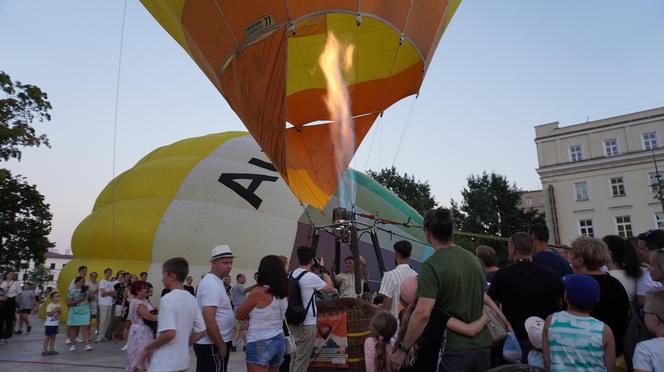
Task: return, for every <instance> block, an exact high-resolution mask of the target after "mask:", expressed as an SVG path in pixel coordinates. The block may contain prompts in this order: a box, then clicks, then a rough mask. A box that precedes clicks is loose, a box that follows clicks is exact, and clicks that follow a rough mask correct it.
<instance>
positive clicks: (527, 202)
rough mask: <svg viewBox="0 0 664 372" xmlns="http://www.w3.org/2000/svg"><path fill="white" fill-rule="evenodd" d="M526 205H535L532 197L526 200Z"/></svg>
mask: <svg viewBox="0 0 664 372" xmlns="http://www.w3.org/2000/svg"><path fill="white" fill-rule="evenodd" d="M526 204H528V205H533V198H531V197H528V198H526Z"/></svg>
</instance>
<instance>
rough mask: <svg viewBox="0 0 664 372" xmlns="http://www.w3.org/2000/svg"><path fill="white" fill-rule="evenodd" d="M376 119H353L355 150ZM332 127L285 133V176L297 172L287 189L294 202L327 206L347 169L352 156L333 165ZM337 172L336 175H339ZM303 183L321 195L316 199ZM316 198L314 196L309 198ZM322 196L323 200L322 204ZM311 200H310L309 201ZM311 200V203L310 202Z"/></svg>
mask: <svg viewBox="0 0 664 372" xmlns="http://www.w3.org/2000/svg"><path fill="white" fill-rule="evenodd" d="M377 116H378V115H367V116H363V117H360V118H356V119H355V148H354V151H353V154H354V153H355V150H357V148H358V147H359V145H360V143H362V140H363V139H364V136H366V134H367V133H368V132H369V129H371V125H372V124H373V122H374V121H375V120H376V117H377ZM334 128H335V126H334V124H320V125H309V126H304V127H301V128H289V129H287V130H286V143H287V145H286V146H287V147H286V154H287V155H286V156H287V168H288V170H289V174H295V173H296V172H293V171H295V170H299V171H300V174H303V175H305V176H301V177H300V178H299V179H295V178H294V177H290V179H289V182H288V184H289V186H291V189H293V190H302V191H301V192H297V191H296V195H297V194H300V195H297V196H298V198H299V199H300V200H301V201H303V202H305V203H307V204H310V205H312V206H314V207H316V208H319V209H322V208H323V207H324V206H325V204H326V203H327V199H329V196H331V195H332V194H333V193H334V191H335V190H336V188H337V179H338V177H339V174H340V173H343V172H345V171H346V169H347V168H348V164H349V163H350V160H351V159H352V156H350V158H347V159H339V161H340V164H336V163H337V158H336V157H335V152H334V146H333V144H332V136H333V135H338V133H334V134H333V133H331V131H332V130H334ZM339 168H340V171H339ZM307 181H312V183H313V184H314V185H315V186H316V188H317V189H319V190H320V191H322V194H319V195H316V192H314V191H313V190H308V188H309V187H310V186H307V185H306V183H307ZM305 194H308V195H310V197H309V198H306V197H305V198H301V197H300V196H301V195H305ZM313 195H316V196H313ZM323 195H326V196H327V197H326V198H325V199H324V200H323V199H322V198H323ZM312 198H313V199H312ZM314 199H315V200H314Z"/></svg>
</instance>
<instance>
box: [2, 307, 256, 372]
mask: <svg viewBox="0 0 664 372" xmlns="http://www.w3.org/2000/svg"><path fill="white" fill-rule="evenodd" d="M30 321H31V322H32V327H33V328H32V332H30V333H29V334H27V335H26V334H22V335H15V336H14V337H12V338H10V339H9V343H7V344H5V345H0V366H1V367H0V370H2V371H12V372H16V371H21V372H22V371H26V372H32V371H35V372H36V371H39V372H41V371H69V372H77V371H90V372H94V371H99V372H101V371H121V370H124V369H125V368H126V362H127V359H126V358H127V354H126V353H125V352H124V351H122V350H120V348H121V347H122V346H123V345H124V343H123V342H120V341H118V342H117V343H114V342H105V343H100V344H92V347H93V348H94V350H92V351H83V344H77V346H76V347H77V350H76V351H74V352H69V351H68V349H69V348H68V346H67V345H65V334H64V329H65V326H64V325H60V330H59V331H60V333H58V336H57V338H56V339H55V350H56V351H58V352H59V353H60V354H59V355H52V356H41V348H42V342H43V340H44V325H43V324H44V322H43V320H41V319H39V318H38V317H37V316H36V315H31V316H30ZM190 355H191V366H190V367H189V371H196V357H195V356H194V352H193V350H191V349H190ZM230 359H231V360H230V362H229V364H228V370H229V371H232V372H235V371H238V372H240V371H241V372H244V371H246V370H247V369H246V364H245V361H244V353H243V352H236V353H231V358H230Z"/></svg>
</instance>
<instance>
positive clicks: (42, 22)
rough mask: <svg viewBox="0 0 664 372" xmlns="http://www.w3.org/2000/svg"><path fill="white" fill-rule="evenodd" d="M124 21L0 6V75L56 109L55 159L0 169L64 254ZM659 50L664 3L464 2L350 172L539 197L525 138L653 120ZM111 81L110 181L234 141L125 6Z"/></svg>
mask: <svg viewBox="0 0 664 372" xmlns="http://www.w3.org/2000/svg"><path fill="white" fill-rule="evenodd" d="M122 9H123V2H122V1H120V0H115V1H110V0H105V1H102V0H89V1H82V0H81V1H59V2H54V1H32V0H21V1H19V0H0V46H1V47H0V50H1V52H0V70H4V71H5V72H7V73H8V74H10V75H11V76H12V77H13V78H14V79H17V80H21V81H23V82H29V83H32V84H35V85H38V86H40V87H41V88H42V89H44V90H45V91H46V92H48V94H49V97H50V100H51V102H52V104H53V111H52V115H53V120H52V121H51V122H50V123H48V124H45V125H38V126H37V127H38V129H39V131H41V132H44V133H46V134H47V135H48V136H49V138H50V139H51V144H52V146H53V148H52V149H46V148H40V149H37V150H32V149H30V150H26V151H25V152H24V156H23V159H22V161H21V162H17V161H10V162H8V163H6V164H3V165H2V166H7V167H9V168H10V169H11V170H12V171H13V172H15V173H19V174H22V175H24V176H26V177H28V179H29V181H30V182H32V183H35V184H36V185H37V186H38V188H39V190H40V191H41V192H42V193H43V194H44V195H45V196H46V199H47V202H49V203H50V204H51V206H52V210H53V213H54V220H53V233H52V235H51V239H52V240H54V241H55V242H56V244H57V248H58V249H59V250H62V251H64V250H65V249H67V248H69V244H70V239H71V234H72V233H73V231H74V229H75V228H76V226H77V225H78V223H79V222H80V221H81V220H82V219H83V218H84V217H85V216H86V215H88V214H89V213H90V211H91V208H92V205H93V203H94V200H95V198H96V196H97V195H98V193H99V192H100V191H101V189H102V188H103V186H104V185H105V184H106V183H108V182H109V181H110V180H111V178H112V175H113V123H114V112H115V92H116V84H117V81H118V80H117V78H116V76H117V75H116V74H117V68H118V56H119V46H120V27H121V21H122ZM662 45H664V2H662V1H657V0H650V1H646V0H644V1H634V2H625V1H613V0H609V1H590V0H588V1H526V0H521V1H501V2H498V1H476V0H475V1H472V0H468V1H464V2H462V4H461V6H460V7H459V10H458V11H457V13H456V15H455V18H454V19H453V20H452V23H451V25H450V26H449V28H448V30H447V32H446V34H445V36H444V37H443V39H442V41H441V43H440V44H439V46H438V49H437V51H436V55H435V58H434V60H433V62H432V64H431V67H430V68H429V70H428V75H427V77H426V79H425V81H424V83H423V85H422V89H421V91H420V96H419V98H418V99H417V100H415V99H414V98H412V97H409V98H406V99H404V100H402V101H401V102H399V103H398V104H396V105H395V106H394V107H393V108H391V109H390V110H388V111H387V112H386V113H385V116H384V117H383V118H382V119H379V121H378V122H377V124H376V125H374V127H373V129H372V130H371V132H370V133H369V135H368V136H367V137H366V139H365V141H364V143H363V144H362V146H361V148H360V150H359V151H358V153H357V155H356V157H355V159H354V161H353V163H354V167H355V168H357V169H359V170H364V169H366V168H371V169H376V168H379V167H386V166H391V165H392V164H393V162H394V164H395V165H396V167H397V168H398V169H399V170H400V171H406V172H408V173H413V174H415V175H416V177H418V178H420V179H425V180H428V181H429V182H430V184H431V186H432V190H433V192H434V195H435V196H436V198H437V200H438V201H439V202H442V203H444V204H448V202H449V199H450V198H456V199H458V198H459V195H460V190H461V189H462V188H463V186H464V185H465V179H466V177H467V176H468V175H469V174H477V173H480V172H482V171H483V170H487V171H496V172H498V173H501V174H504V175H506V176H507V177H508V179H510V180H511V181H513V182H516V184H517V186H518V187H520V188H523V189H536V188H539V187H540V184H539V178H538V176H537V173H536V172H535V169H536V168H537V154H536V150H535V144H534V141H533V139H534V133H535V131H534V128H533V127H534V126H535V125H539V124H543V123H547V122H552V121H560V122H561V125H569V124H575V123H578V122H584V121H586V119H588V118H589V119H590V120H594V119H600V118H603V117H608V116H614V115H620V114H624V113H629V112H634V111H639V110H645V109H649V108H654V107H660V106H664V68H662V66H664V48H662ZM121 66H122V75H121V79H120V95H119V110H118V121H117V145H116V174H117V173H119V172H121V171H123V170H126V169H127V168H130V167H131V166H133V164H135V163H136V161H138V160H139V159H140V158H141V157H142V156H144V155H145V154H147V153H148V152H150V151H151V150H153V149H155V148H157V147H159V146H162V145H166V144H169V143H172V142H174V141H177V140H180V139H183V138H188V137H194V136H199V135H204V134H208V133H213V132H222V131H227V130H242V129H243V128H244V127H243V125H242V123H241V122H240V121H239V120H238V119H237V117H236V116H235V114H234V113H233V112H232V111H231V110H230V109H229V107H228V104H227V103H226V102H225V101H224V100H223V98H222V97H221V96H220V94H219V93H218V92H217V91H216V89H215V88H214V87H213V86H212V84H211V83H210V82H209V81H208V80H207V78H206V77H205V76H204V75H203V74H202V73H201V72H200V70H199V69H198V67H197V66H196V65H195V64H194V63H193V61H192V60H191V59H190V58H189V56H188V55H187V54H186V53H185V52H184V51H183V50H182V49H181V48H180V47H179V46H178V45H177V44H176V43H175V42H174V41H173V40H172V39H171V37H170V36H169V35H168V34H167V33H166V32H165V31H163V29H162V28H161V27H160V26H159V25H158V24H157V22H156V21H154V19H153V18H152V17H151V16H150V15H149V14H148V13H147V11H146V10H145V9H144V8H143V7H142V6H141V5H140V3H138V2H136V1H128V4H127V19H126V28H125V38H124V51H123V58H122V65H121ZM410 110H412V113H411V114H410V119H409V120H407V117H408V112H409V111H410ZM406 125H407V126H408V130H407V131H406V132H405V136H404V137H403V141H402V145H401V148H400V150H399V151H398V153H397V147H398V144H399V142H400V139H401V134H402V131H403V129H404V127H405V126H406ZM395 160H396V161H395Z"/></svg>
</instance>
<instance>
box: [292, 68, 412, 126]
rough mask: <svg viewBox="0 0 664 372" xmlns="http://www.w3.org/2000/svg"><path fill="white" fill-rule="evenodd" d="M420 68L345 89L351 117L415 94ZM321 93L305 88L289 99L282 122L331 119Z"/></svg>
mask: <svg viewBox="0 0 664 372" xmlns="http://www.w3.org/2000/svg"><path fill="white" fill-rule="evenodd" d="M423 66H424V64H423V63H422V62H418V63H417V64H415V65H413V66H411V67H409V68H407V69H405V70H403V71H401V72H400V73H398V74H396V75H394V76H393V77H392V80H391V81H390V78H385V79H378V80H372V81H366V82H363V83H359V84H355V85H351V86H349V87H348V92H349V94H350V98H351V102H352V113H353V116H357V115H362V114H367V113H375V112H381V111H383V110H385V109H386V108H388V107H390V106H391V105H392V104H393V103H395V102H397V101H398V100H400V99H402V98H404V97H406V96H408V95H411V94H414V93H417V92H418V91H419V89H420V84H421V83H422V78H423V75H422V74H423V72H422V68H423ZM388 89H389V91H388ZM325 94H326V90H325V89H307V90H303V91H300V92H297V93H295V94H293V95H291V96H289V97H288V99H287V107H286V120H287V121H288V122H289V123H291V124H293V126H296V127H297V126H301V125H304V124H307V123H311V122H313V121H316V120H331V118H330V114H329V112H328V111H327V106H325V102H324V101H323V97H324V96H325Z"/></svg>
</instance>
